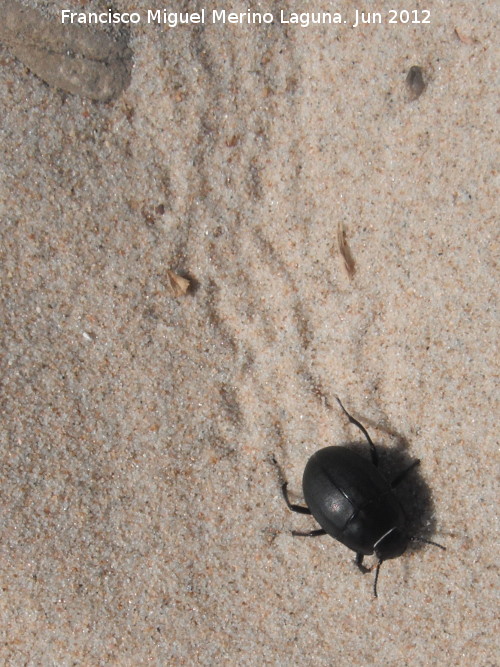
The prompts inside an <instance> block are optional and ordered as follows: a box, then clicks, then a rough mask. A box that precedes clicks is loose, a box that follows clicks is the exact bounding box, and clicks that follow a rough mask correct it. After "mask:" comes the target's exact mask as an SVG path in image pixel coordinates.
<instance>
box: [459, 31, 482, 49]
mask: <svg viewBox="0 0 500 667" xmlns="http://www.w3.org/2000/svg"><path fill="white" fill-rule="evenodd" d="M455 35H456V36H457V37H458V39H459V40H460V41H461V42H462V44H468V45H469V46H470V45H471V44H477V39H474V37H469V35H464V33H463V32H462V31H461V30H459V29H458V28H455Z"/></svg>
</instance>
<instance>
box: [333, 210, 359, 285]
mask: <svg viewBox="0 0 500 667" xmlns="http://www.w3.org/2000/svg"><path fill="white" fill-rule="evenodd" d="M337 243H338V246H339V252H340V256H341V257H342V259H343V265H344V268H345V270H346V273H347V275H348V277H349V278H352V277H353V276H354V274H355V273H356V265H355V264H354V259H353V257H352V254H351V250H350V248H349V246H348V244H347V240H346V235H345V229H344V225H343V223H342V222H339V225H338V227H337Z"/></svg>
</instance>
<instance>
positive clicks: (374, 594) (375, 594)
mask: <svg viewBox="0 0 500 667" xmlns="http://www.w3.org/2000/svg"><path fill="white" fill-rule="evenodd" d="M381 565H382V561H381V560H379V562H378V563H377V569H376V570H375V581H374V582H373V596H374V597H376V598H378V595H377V581H378V573H379V572H380V566H381Z"/></svg>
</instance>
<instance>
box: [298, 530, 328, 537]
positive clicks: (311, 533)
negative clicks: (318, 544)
mask: <svg viewBox="0 0 500 667" xmlns="http://www.w3.org/2000/svg"><path fill="white" fill-rule="evenodd" d="M292 535H293V536H294V537H318V536H319V535H326V530H323V528H318V529H317V530H309V531H308V532H307V533H301V532H300V531H298V530H292Z"/></svg>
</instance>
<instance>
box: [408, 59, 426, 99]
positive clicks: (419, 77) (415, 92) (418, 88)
mask: <svg viewBox="0 0 500 667" xmlns="http://www.w3.org/2000/svg"><path fill="white" fill-rule="evenodd" d="M406 88H407V89H408V94H409V98H410V102H413V101H414V100H417V99H418V98H419V97H420V95H421V94H422V93H423V92H424V90H425V81H424V71H423V69H422V68H421V67H419V66H418V65H413V67H410V70H409V72H408V75H407V77H406Z"/></svg>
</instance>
